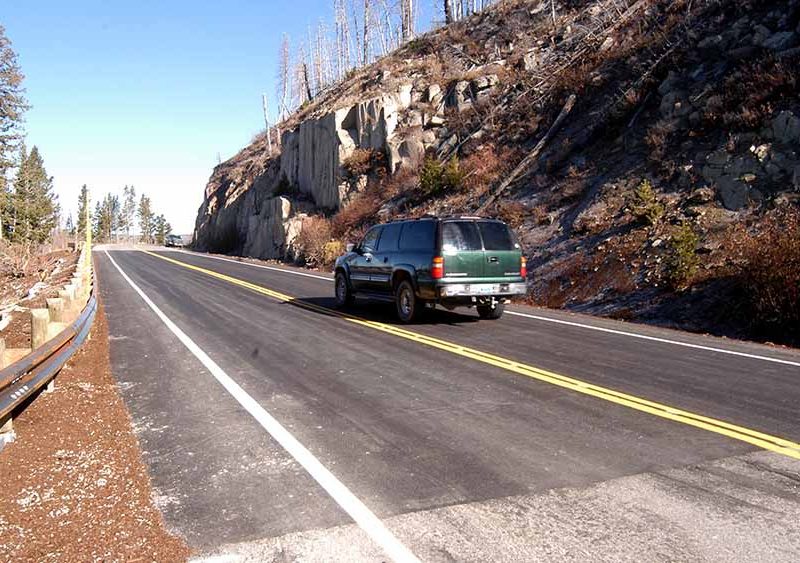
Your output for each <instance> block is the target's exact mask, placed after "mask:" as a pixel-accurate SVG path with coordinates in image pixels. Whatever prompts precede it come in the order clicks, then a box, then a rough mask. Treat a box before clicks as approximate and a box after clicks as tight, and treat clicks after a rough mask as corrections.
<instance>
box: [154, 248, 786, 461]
mask: <svg viewBox="0 0 800 563" xmlns="http://www.w3.org/2000/svg"><path fill="white" fill-rule="evenodd" d="M143 252H145V253H146V254H149V255H150V256H154V257H156V258H159V259H161V260H165V261H167V262H170V263H172V264H176V265H178V266H181V267H183V268H187V269H189V270H193V271H195V272H200V273H202V274H206V275H208V276H211V277H214V278H217V279H220V280H224V281H226V282H229V283H232V284H235V285H238V286H240V287H244V288H246V289H250V290H252V291H255V292H257V293H260V294H262V295H266V296H268V297H272V298H273V299H277V300H278V301H282V302H284V303H291V304H292V305H296V306H298V307H302V308H303V309H308V310H311V311H316V312H318V313H323V314H325V315H329V316H335V317H338V318H341V319H343V320H345V321H348V322H351V323H354V324H357V325H361V326H365V327H368V328H371V329H374V330H379V331H381V332H385V333H387V334H392V335H394V336H397V337H400V338H405V339H406V340H411V341H413V342H417V343H419V344H424V345H426V346H430V347H432V348H437V349H439V350H443V351H445V352H449V353H451V354H455V355H457V356H462V357H465V358H469V359H471V360H475V361H478V362H481V363H484V364H488V365H491V366H495V367H498V368H502V369H505V370H507V371H510V372H513V373H516V374H519V375H524V376H525V377H529V378H531V379H535V380H537V381H543V382H545V383H549V384H551V385H556V386H558V387H562V388H564V389H569V390H570V391H576V392H578V393H582V394H584V395H589V396H592V397H596V398H598V399H603V400H604V401H608V402H611V403H615V404H617V405H622V406H625V407H628V408H631V409H634V410H637V411H641V412H646V413H648V414H652V415H654V416H658V417H660V418H665V419H668V420H673V421H675V422H680V423H682V424H686V425H688V426H694V427H695V428H702V429H703V430H708V431H709V432H714V433H716V434H721V435H723V436H727V437H728V438H733V439H734V440H740V441H742V442H747V443H748V444H752V445H754V446H757V447H759V448H763V449H765V450H770V451H773V452H776V453H779V454H783V455H786V456H789V457H791V458H794V459H798V460H800V444H798V443H795V442H792V441H790V440H786V439H784V438H780V437H777V436H771V435H769V434H765V433H763V432H758V431H756V430H751V429H750V428H745V427H743V426H737V425H735V424H730V423H728V422H725V421H722V420H717V419H715V418H710V417H707V416H702V415H699V414H695V413H692V412H689V411H685V410H683V409H678V408H675V407H671V406H669V405H664V404H662V403H657V402H654V401H649V400H647V399H643V398H641V397H636V396H635V395H629V394H627V393H621V392H619V391H615V390H613V389H609V388H607V387H602V386H600V385H594V384H592V383H588V382H586V381H581V380H580V379H575V378H572V377H567V376H564V375H560V374H557V373H554V372H551V371H547V370H543V369H539V368H537V367H534V366H530V365H527V364H523V363H520V362H515V361H513V360H509V359H507V358H503V357H501V356H495V355H494V354H489V353H486V352H482V351H480V350H476V349H474V348H468V347H466V346H461V345H459V344H455V343H452V342H448V341H446V340H440V339H438V338H433V337H431V336H426V335H424V334H419V333H416V332H412V331H410V330H407V329H404V328H401V327H398V326H394V325H390V324H386V323H381V322H377V321H369V320H366V319H362V318H359V317H355V316H353V315H348V314H347V313H343V312H341V311H337V310H334V309H328V308H326V307H321V306H319V305H315V304H313V303H307V302H305V301H302V300H300V299H297V298H296V297H292V296H291V295H287V294H285V293H280V292H277V291H274V290H272V289H269V288H266V287H263V286H260V285H256V284H254V283H250V282H248V281H244V280H241V279H238V278H234V277H231V276H227V275H225V274H221V273H219V272H215V271H214V270H208V269H206V268H201V267H199V266H195V265H193V264H187V263H186V262H181V261H179V260H174V259H172V258H167V257H166V256H162V255H160V254H154V253H152V252H148V251H143Z"/></svg>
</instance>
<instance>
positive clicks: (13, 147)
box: [0, 26, 28, 189]
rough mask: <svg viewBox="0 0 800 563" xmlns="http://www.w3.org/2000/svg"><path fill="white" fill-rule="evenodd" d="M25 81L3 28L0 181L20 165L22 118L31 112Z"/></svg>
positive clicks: (0, 28) (0, 34)
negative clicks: (27, 100)
mask: <svg viewBox="0 0 800 563" xmlns="http://www.w3.org/2000/svg"><path fill="white" fill-rule="evenodd" d="M24 78H25V76H24V75H23V74H22V71H21V70H20V68H19V65H18V64H17V55H16V53H14V51H13V50H12V49H11V41H9V40H8V38H7V37H6V34H5V29H4V28H3V26H0V177H2V178H3V179H5V177H6V171H7V170H8V169H9V168H11V167H13V166H14V165H15V164H16V162H15V160H14V156H15V155H16V153H17V150H18V147H19V144H20V142H21V141H22V117H23V115H24V113H25V111H26V110H27V109H28V104H27V102H26V100H25V97H24V96H23V94H24V92H25V90H24V89H23V88H22V80H23V79H24ZM0 187H2V188H4V189H5V186H0Z"/></svg>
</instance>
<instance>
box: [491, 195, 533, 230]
mask: <svg viewBox="0 0 800 563" xmlns="http://www.w3.org/2000/svg"><path fill="white" fill-rule="evenodd" d="M528 215H530V212H529V211H528V208H527V207H525V205H523V204H522V203H520V202H518V201H504V202H501V203H500V204H499V205H498V206H497V216H498V217H499V218H500V219H502V220H503V221H505V222H506V223H508V224H509V225H511V226H512V227H514V228H517V227H519V226H521V225H522V224H523V223H524V222H525V218H526V217H528Z"/></svg>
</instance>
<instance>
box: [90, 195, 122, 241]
mask: <svg viewBox="0 0 800 563" xmlns="http://www.w3.org/2000/svg"><path fill="white" fill-rule="evenodd" d="M119 218H120V206H119V198H118V197H117V196H116V195H112V194H106V196H105V197H104V198H103V200H102V201H98V202H97V204H96V205H95V208H94V226H93V229H92V230H93V231H94V236H95V238H97V240H100V241H106V242H109V241H111V240H112V239H113V238H114V235H115V234H117V233H119Z"/></svg>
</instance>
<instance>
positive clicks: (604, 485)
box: [95, 250, 800, 561]
mask: <svg viewBox="0 0 800 563" xmlns="http://www.w3.org/2000/svg"><path fill="white" fill-rule="evenodd" d="M95 260H96V262H97V269H98V275H99V285H100V291H101V295H102V297H103V300H104V303H105V307H106V314H107V315H108V320H109V327H110V332H111V338H112V343H111V354H112V363H113V367H114V372H115V375H116V377H117V378H118V380H119V382H120V386H121V388H122V390H123V396H124V398H125V400H126V402H127V404H128V406H129V409H130V410H131V413H132V415H133V418H134V421H135V425H136V429H137V432H138V435H139V438H140V440H141V442H142V445H143V449H144V451H145V455H146V461H147V463H148V465H149V467H150V470H151V475H152V479H153V483H154V486H155V488H156V490H157V491H158V498H157V499H156V500H157V502H158V504H159V505H160V506H161V508H162V510H163V512H164V514H165V518H166V520H167V523H168V525H169V526H170V527H171V528H172V529H173V530H175V531H177V532H178V533H180V534H182V535H184V536H185V537H186V538H187V540H188V542H189V544H190V545H191V546H192V547H193V548H194V549H195V550H196V552H197V553H198V556H200V557H210V556H215V557H216V559H215V560H226V561H227V560H231V561H238V560H267V561H270V560H275V561H284V560H295V559H303V560H311V561H315V560H318V561H329V560H367V561H381V560H386V559H387V558H389V557H394V558H397V559H404V558H406V559H408V558H411V557H412V554H413V556H416V557H418V558H420V559H422V560H426V561H428V560H430V561H512V560H513V561H528V560H542V559H547V560H553V559H559V560H574V561H578V560H580V561H585V560H614V561H619V560H630V561H634V560H636V561H640V560H643V559H646V560H708V561H712V560H713V561H720V560H730V561H749V560H756V559H758V560H762V561H793V560H798V559H800V449H798V448H800V446H798V445H797V442H800V417H798V408H799V407H800V354H798V353H796V352H793V351H787V350H780V349H772V348H769V347H765V346H759V345H755V344H748V343H738V342H731V341H726V340H721V339H714V338H707V337H701V336H695V335H689V334H685V333H680V332H675V331H668V330H662V329H657V328H653V327H642V326H636V325H629V324H623V323H618V322H614V321H608V320H602V319H594V318H590V317H583V316H575V315H569V314H566V313H562V312H555V311H543V310H538V309H529V308H521V307H516V308H513V312H514V313H516V314H507V315H506V316H504V317H503V318H502V319H501V320H500V321H494V322H493V321H481V322H477V316H476V315H475V314H474V313H471V312H470V311H468V310H462V312H461V313H451V312H446V311H439V310H437V311H436V312H435V313H433V314H432V315H431V316H430V317H429V318H428V319H426V320H425V321H424V322H423V323H422V324H418V325H414V326H412V327H399V326H398V325H396V323H395V321H394V317H393V314H392V309H391V307H390V306H387V305H375V304H372V305H367V304H364V303H359V304H357V305H356V307H355V308H354V309H353V310H352V311H349V314H350V315H349V316H347V317H345V318H343V317H342V316H340V315H337V314H334V313H332V312H331V311H330V309H332V308H333V303H332V298H331V295H332V284H331V281H330V279H329V276H326V275H317V274H311V275H309V273H308V272H304V271H299V270H294V269H291V268H275V267H267V268H265V267H257V266H254V265H250V264H246V263H240V262H237V261H230V260H223V259H217V258H214V257H210V256H202V255H196V254H191V253H188V252H173V251H157V252H153V253H145V252H140V251H135V250H134V251H122V250H111V251H110V252H108V253H106V252H105V251H98V252H96V253H95ZM295 298H296V299H298V301H289V300H290V299H295ZM298 305H300V306H298ZM353 316H355V317H358V318H357V319H355V320H354V319H353V318H352V317H353ZM431 337H432V338H435V339H436V340H432V339H431ZM487 353H488V354H490V356H486V355H485V354H487ZM645 401H651V402H652V403H648V402H645ZM653 405H655V406H653ZM700 417H703V418H700ZM725 423H731V424H733V426H729V425H726V424H725ZM765 448H767V449H766V450H765ZM354 520H355V521H357V522H359V524H360V526H359V525H356V524H354Z"/></svg>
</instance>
